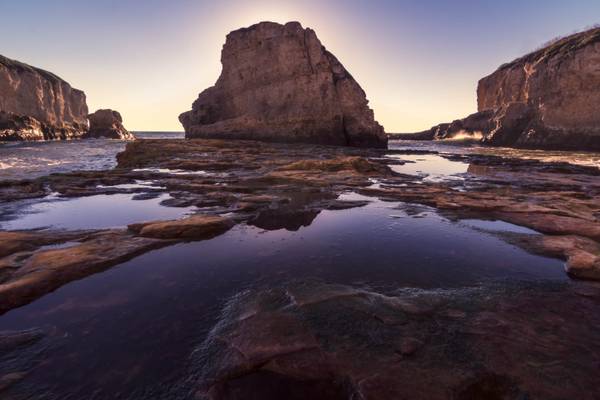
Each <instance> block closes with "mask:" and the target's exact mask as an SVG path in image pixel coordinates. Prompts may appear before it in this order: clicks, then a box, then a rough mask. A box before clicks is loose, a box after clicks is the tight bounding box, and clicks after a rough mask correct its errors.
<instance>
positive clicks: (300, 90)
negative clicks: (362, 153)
mask: <svg viewBox="0 0 600 400" xmlns="http://www.w3.org/2000/svg"><path fill="white" fill-rule="evenodd" d="M221 62H222V64H223V71H222V72H221V76H220V77H219V79H218V81H217V83H216V84H215V86H213V87H211V88H208V89H206V90H205V91H203V92H202V93H200V95H199V97H198V99H197V100H196V101H195V102H194V104H193V106H192V110H191V111H188V112H185V113H183V114H181V115H180V117H179V120H180V121H181V123H182V124H183V126H184V128H185V131H186V137H187V138H228V139H252V140H265V141H278V142H305V143H321V144H332V145H350V146H361V147H363V146H369V147H386V146H387V137H386V136H385V133H384V130H383V128H382V127H381V126H380V125H379V124H378V123H377V122H376V121H375V119H374V115H373V111H372V110H371V109H369V107H368V101H367V99H366V95H365V93H364V91H363V90H362V89H361V87H360V86H359V85H358V83H357V82H356V81H355V80H354V79H353V78H352V76H351V75H350V73H349V72H348V71H346V69H345V68H344V67H343V66H342V64H341V63H340V62H339V61H338V60H337V59H336V58H335V56H334V55H333V54H331V53H330V52H328V51H327V50H326V49H325V47H323V45H322V44H321V42H320V41H319V39H318V38H317V35H316V34H315V32H314V31H313V30H311V29H309V28H307V29H303V28H302V26H301V25H300V24H299V23H298V22H289V23H287V24H285V25H280V24H277V23H273V22H261V23H259V24H256V25H253V26H251V27H249V28H244V29H240V30H237V31H234V32H231V33H230V34H229V35H228V36H227V40H226V43H225V45H224V47H223V51H222V54H221Z"/></svg>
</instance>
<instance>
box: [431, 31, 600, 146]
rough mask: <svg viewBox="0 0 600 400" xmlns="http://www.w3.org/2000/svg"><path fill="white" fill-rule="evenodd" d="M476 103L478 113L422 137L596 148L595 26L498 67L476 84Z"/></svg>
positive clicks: (598, 47)
mask: <svg viewBox="0 0 600 400" xmlns="http://www.w3.org/2000/svg"><path fill="white" fill-rule="evenodd" d="M477 103H478V113H476V114H473V115H471V116H469V117H467V118H466V119H463V120H457V121H454V122H453V123H451V124H441V125H438V126H436V127H433V128H432V129H431V130H430V131H429V132H428V135H427V137H428V138H430V139H440V138H449V137H453V136H456V135H457V134H472V135H476V134H481V135H482V137H483V139H482V141H483V142H484V143H487V144H490V145H496V146H511V147H523V148H539V149H562V150H594V151H598V150H600V112H599V110H600V28H595V29H591V30H588V31H585V32H581V33H577V34H574V35H571V36H567V37H565V38H562V39H559V40H555V41H554V42H552V43H550V44H549V45H547V46H545V47H543V48H541V49H540V50H537V51H535V52H532V53H530V54H528V55H526V56H524V57H521V58H519V59H516V60H514V61H512V62H510V63H507V64H504V65H502V66H501V67H500V68H498V70H497V71H495V72H494V73H492V74H491V75H489V76H487V77H485V78H483V79H481V80H480V81H479V84H478V87H477Z"/></svg>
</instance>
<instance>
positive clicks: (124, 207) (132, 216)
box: [0, 194, 194, 230]
mask: <svg viewBox="0 0 600 400" xmlns="http://www.w3.org/2000/svg"><path fill="white" fill-rule="evenodd" d="M132 197H133V195H132V194H112V195H104V194H103V195H97V196H88V197H78V198H69V199H61V198H56V197H50V198H47V199H46V201H43V202H39V203H34V204H32V205H30V206H28V207H26V208H24V209H22V210H20V214H19V215H17V217H16V218H15V219H12V220H9V221H3V222H2V221H0V228H1V229H5V230H19V229H35V228H43V227H53V228H59V229H102V228H115V227H123V226H126V225H128V224H131V223H134V222H142V221H151V220H157V219H176V218H179V217H181V216H183V215H186V214H189V213H191V212H192V211H193V210H194V207H184V208H172V207H164V206H161V205H160V203H161V202H162V201H163V200H166V199H169V198H170V196H169V195H167V194H162V195H160V196H158V197H155V198H151V199H146V200H135V201H132Z"/></svg>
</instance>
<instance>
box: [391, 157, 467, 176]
mask: <svg viewBox="0 0 600 400" xmlns="http://www.w3.org/2000/svg"><path fill="white" fill-rule="evenodd" d="M387 157H388V158H395V159H399V160H403V161H407V162H406V163H405V164H403V165H390V168H391V169H392V170H393V171H394V172H397V173H400V174H407V175H416V176H420V177H423V178H424V179H423V180H425V181H429V182H437V181H441V180H448V179H457V180H458V179H462V178H461V177H460V176H457V175H460V174H464V173H466V172H467V169H468V168H469V164H467V163H463V162H460V161H452V160H448V159H446V158H444V157H441V156H438V155H435V154H415V155H388V156H387Z"/></svg>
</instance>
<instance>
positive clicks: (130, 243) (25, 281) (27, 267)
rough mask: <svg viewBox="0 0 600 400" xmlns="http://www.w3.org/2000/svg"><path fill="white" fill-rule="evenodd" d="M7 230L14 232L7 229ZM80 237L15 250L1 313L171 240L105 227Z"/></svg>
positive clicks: (0, 287)
mask: <svg viewBox="0 0 600 400" xmlns="http://www.w3.org/2000/svg"><path fill="white" fill-rule="evenodd" d="M7 234H11V233H10V232H7ZM52 234H53V232H49V233H47V234H45V235H44V234H41V235H39V236H40V239H39V240H42V239H43V238H44V237H45V236H46V235H47V236H51V235H52ZM80 236H81V235H80ZM17 240H18V238H17V237H13V241H17ZM79 240H82V242H81V243H79V244H77V245H75V246H71V247H67V248H58V249H43V248H42V249H39V251H36V252H23V253H16V254H15V256H16V257H11V258H9V260H8V263H9V265H6V266H4V267H5V268H7V269H9V270H11V271H14V272H13V273H12V274H10V275H9V276H8V277H7V279H6V278H3V280H2V283H0V297H1V298H2V302H0V314H3V313H4V312H6V311H8V310H10V309H12V308H14V307H18V306H22V305H24V304H27V303H29V302H30V301H32V300H34V299H36V298H38V297H40V296H42V295H44V294H46V293H49V292H51V291H53V290H55V289H57V288H59V287H60V286H62V285H64V284H65V283H67V282H70V281H73V280H76V279H81V278H83V277H85V276H88V275H91V274H93V273H96V272H99V271H102V270H104V269H107V268H109V267H111V266H113V265H116V264H119V263H122V262H125V261H127V260H129V259H131V258H133V257H135V256H137V255H140V254H142V253H145V252H147V251H149V250H151V249H156V248H159V247H162V246H166V245H168V244H170V243H171V242H169V241H164V240H156V239H149V238H142V237H133V236H131V235H130V234H128V233H127V232H125V231H104V232H99V233H97V234H94V235H89V236H85V235H84V236H82V237H80V238H79ZM48 241H50V239H48ZM116 243H118V245H116ZM13 248H14V246H13ZM16 249H17V251H23V250H29V248H27V247H26V246H20V247H16ZM2 261H4V260H2ZM0 262H1V261H0ZM1 265H2V264H0V266H1Z"/></svg>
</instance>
